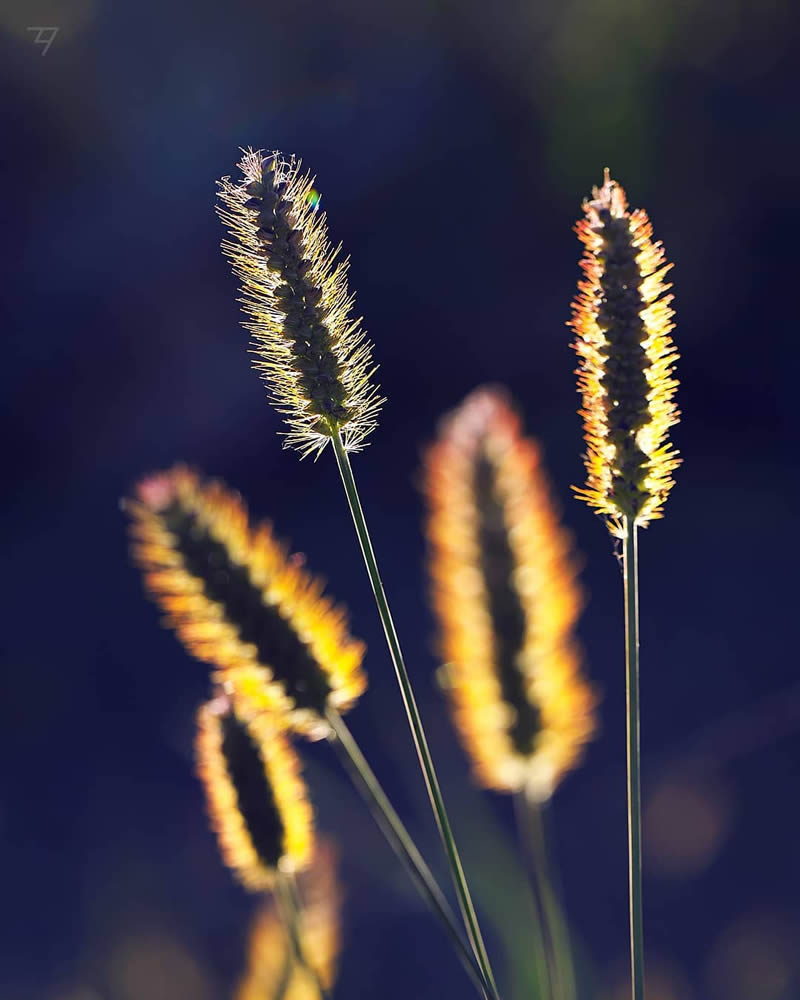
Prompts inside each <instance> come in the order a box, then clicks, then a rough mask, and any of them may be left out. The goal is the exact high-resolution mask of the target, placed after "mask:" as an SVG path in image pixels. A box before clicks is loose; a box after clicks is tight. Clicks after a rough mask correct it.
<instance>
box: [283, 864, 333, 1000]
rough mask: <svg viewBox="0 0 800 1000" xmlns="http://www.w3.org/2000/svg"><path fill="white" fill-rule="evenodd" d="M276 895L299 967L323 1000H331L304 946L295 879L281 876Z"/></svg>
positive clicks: (300, 905) (284, 875) (287, 875)
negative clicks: (310, 978) (305, 972)
mask: <svg viewBox="0 0 800 1000" xmlns="http://www.w3.org/2000/svg"><path fill="white" fill-rule="evenodd" d="M274 893H275V904H276V906H277V907H278V910H279V912H280V914H281V919H282V920H283V922H284V924H285V925H286V930H287V933H288V934H289V941H290V943H291V950H292V952H293V954H294V957H295V959H296V960H297V963H298V965H301V966H302V967H303V968H304V969H306V971H307V972H308V973H309V975H310V976H311V977H312V979H313V980H314V985H315V986H316V987H317V989H318V990H319V995H320V997H321V998H322V1000H330V993H329V992H328V990H326V989H325V986H324V985H323V983H322V980H321V979H320V977H319V974H318V972H317V970H316V968H315V967H314V964H313V963H312V961H311V959H310V958H308V956H307V955H306V952H305V948H304V946H303V938H302V928H301V926H300V924H301V920H302V917H301V911H302V904H301V902H300V898H299V896H298V893H297V884H296V883H295V881H294V877H293V876H292V875H290V874H281V875H280V876H279V877H278V878H277V879H276V880H275V888H274ZM289 978H291V976H290V977H289ZM287 985H288V984H287Z"/></svg>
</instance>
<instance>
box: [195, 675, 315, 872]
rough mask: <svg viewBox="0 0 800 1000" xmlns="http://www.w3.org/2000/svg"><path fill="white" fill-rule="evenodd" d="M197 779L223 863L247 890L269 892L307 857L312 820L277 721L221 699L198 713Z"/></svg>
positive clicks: (295, 763) (296, 766)
mask: <svg viewBox="0 0 800 1000" xmlns="http://www.w3.org/2000/svg"><path fill="white" fill-rule="evenodd" d="M195 749H196V755H197V773H198V775H199V776H200V779H201V781H202V782H203V787H204V789H205V793H206V802H207V805H208V812H209V816H210V818H211V824H212V827H213V829H214V831H215V832H216V834H217V838H218V840H219V846H220V850H221V852H222V856H223V859H224V861H225V863H226V864H227V865H228V866H229V867H230V868H231V869H233V871H234V873H235V875H236V877H237V878H238V880H239V881H240V882H241V883H242V884H243V885H244V886H245V887H246V888H248V889H251V890H253V891H259V890H263V889H269V888H271V887H272V885H273V884H274V881H275V878H276V877H277V875H278V874H279V873H281V872H283V873H289V872H296V871H301V870H302V869H303V868H305V867H306V866H307V865H308V863H309V861H310V858H311V852H312V848H313V818H312V812H311V806H310V804H309V801H308V796H307V793H306V788H305V784H304V783H303V781H302V778H301V777H300V761H299V758H298V757H297V754H296V752H295V751H294V750H293V749H292V747H291V745H290V743H289V741H288V739H287V737H286V735H285V732H284V731H282V726H281V723H280V721H279V720H277V719H275V718H273V717H271V716H269V715H268V714H267V713H265V712H262V713H261V714H260V715H258V716H256V717H253V718H249V719H245V718H243V717H242V716H240V715H239V714H238V713H237V711H236V710H235V708H234V707H233V704H232V703H231V701H230V699H229V698H228V697H227V696H226V695H223V694H221V695H219V696H218V697H217V698H215V699H214V700H212V701H210V702H208V703H207V704H205V705H203V706H202V708H201V709H200V711H199V712H198V715H197V740H196V744H195Z"/></svg>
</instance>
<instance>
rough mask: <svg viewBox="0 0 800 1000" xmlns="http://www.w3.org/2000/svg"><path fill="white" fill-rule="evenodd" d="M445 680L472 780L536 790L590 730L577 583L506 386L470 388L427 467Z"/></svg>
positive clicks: (551, 780)
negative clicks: (577, 631)
mask: <svg viewBox="0 0 800 1000" xmlns="http://www.w3.org/2000/svg"><path fill="white" fill-rule="evenodd" d="M425 469H426V479H425V483H426V494H427V499H428V506H429V515H428V538H429V542H430V571H431V577H432V582H433V595H434V604H435V609H436V612H437V616H438V619H439V625H440V636H441V640H440V642H441V653H442V656H443V657H444V660H445V661H446V668H445V677H444V686H445V689H446V691H447V694H448V696H449V698H450V701H451V703H452V708H453V714H454V718H455V722H456V726H457V729H458V731H459V733H460V735H461V738H462V741H463V743H464V746H465V748H466V750H467V752H468V753H469V755H470V757H471V759H472V762H473V769H474V771H475V774H476V777H477V778H478V780H479V781H480V782H481V784H483V785H485V786H487V787H490V788H495V789H498V790H502V791H516V790H519V789H521V788H526V789H527V790H528V791H529V792H530V794H532V795H533V796H535V797H537V798H539V799H545V798H547V797H549V796H550V795H551V794H552V792H553V791H554V789H555V787H556V785H557V784H558V782H559V781H560V779H561V778H562V777H563V776H564V774H566V772H567V771H569V770H570V769H571V768H573V767H574V766H575V765H576V764H577V762H578V761H579V759H580V756H581V753H582V750H583V745H584V744H585V743H586V741H587V740H588V739H589V738H590V737H591V735H592V733H593V730H594V715H593V709H594V700H595V699H594V696H593V694H592V691H591V688H590V687H589V685H588V684H587V683H586V681H585V680H583V678H582V677H581V675H580V670H579V656H578V652H577V650H576V647H575V644H574V641H573V636H572V629H573V626H574V623H575V620H576V618H577V615H578V612H579V610H580V604H581V600H580V593H579V591H578V587H577V585H576V582H575V568H574V565H573V560H572V556H571V552H570V542H569V537H568V535H567V534H566V532H565V531H564V529H563V528H562V527H561V526H560V524H559V522H558V518H557V516H556V513H555V510H554V507H553V503H552V500H551V498H550V492H549V487H548V485H547V481H546V478H545V473H544V470H543V468H542V460H541V456H540V454H539V450H538V448H537V446H536V445H535V444H534V443H533V441H530V440H526V439H525V438H523V437H522V434H521V429H520V422H519V419H518V417H517V416H516V414H515V413H514V411H513V410H512V409H511V408H510V406H509V404H508V403H507V401H506V398H505V396H504V395H503V394H502V393H501V392H499V391H497V390H495V389H478V390H476V391H475V392H473V393H472V394H471V395H470V396H468V397H467V399H466V400H465V401H464V402H463V403H462V405H461V406H460V407H459V408H458V409H457V410H456V411H455V412H454V413H452V414H451V415H450V416H449V417H448V418H447V419H446V420H445V421H444V422H443V424H442V428H441V432H440V435H439V439H438V441H437V442H436V443H435V444H434V445H433V447H432V448H431V449H430V450H429V452H428V454H427V458H426V463H425Z"/></svg>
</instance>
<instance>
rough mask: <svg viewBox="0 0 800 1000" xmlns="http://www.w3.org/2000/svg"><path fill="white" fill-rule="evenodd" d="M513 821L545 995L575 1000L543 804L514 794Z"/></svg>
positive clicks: (572, 965)
mask: <svg viewBox="0 0 800 1000" xmlns="http://www.w3.org/2000/svg"><path fill="white" fill-rule="evenodd" d="M515 804H516V806H517V810H516V811H517V822H518V825H519V827H520V832H521V833H524V835H525V839H526V848H527V851H526V854H527V858H528V865H529V869H530V875H531V890H532V892H533V895H534V899H535V902H536V907H537V910H538V912H539V913H540V915H541V921H542V922H541V927H540V929H539V932H538V933H537V934H536V938H537V939H539V942H540V943H538V944H536V947H537V948H541V949H542V950H543V952H544V955H545V959H546V969H547V972H548V974H549V976H548V978H549V983H548V986H549V996H551V997H553V998H555V1000H575V997H576V989H577V988H576V984H575V963H574V959H573V955H572V947H571V945H570V940H569V928H568V927H567V922H566V919H565V916H564V911H563V907H562V905H561V902H560V898H559V897H560V893H559V891H558V889H557V887H556V880H555V878H554V875H553V865H552V863H551V859H550V850H549V848H548V837H547V829H546V826H547V825H546V823H545V819H546V817H545V809H546V808H547V803H543V802H538V801H537V800H536V799H535V798H534V797H533V796H532V795H531V794H530V792H529V791H528V790H527V789H523V790H521V791H519V792H517V793H516V795H515Z"/></svg>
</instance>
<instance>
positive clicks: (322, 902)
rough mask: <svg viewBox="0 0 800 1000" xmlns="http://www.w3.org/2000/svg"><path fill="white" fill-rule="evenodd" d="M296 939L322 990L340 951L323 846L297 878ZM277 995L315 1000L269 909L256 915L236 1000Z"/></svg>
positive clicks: (328, 856)
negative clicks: (299, 900)
mask: <svg viewBox="0 0 800 1000" xmlns="http://www.w3.org/2000/svg"><path fill="white" fill-rule="evenodd" d="M299 888H300V892H301V896H302V898H303V905H302V909H301V912H300V935H301V943H302V946H303V953H304V954H305V955H306V956H307V957H308V960H309V961H310V962H311V963H312V965H313V967H314V974H315V975H316V976H317V977H318V978H319V982H320V983H321V984H322V986H323V987H324V988H325V989H331V988H332V986H333V983H334V980H335V978H336V965H337V960H338V956H339V947H340V927H339V907H340V902H339V888H338V884H337V881H336V873H335V864H334V859H333V852H332V850H331V848H330V847H329V846H328V845H327V844H326V843H325V842H323V843H322V844H320V845H319V846H318V848H317V850H316V851H315V854H314V859H313V861H312V864H311V867H310V868H309V869H308V870H307V871H306V872H305V873H304V874H303V875H302V876H301V879H300V886H299ZM281 988H285V990H286V992H285V993H284V994H282V996H283V997H284V998H289V1000H306V998H308V1000H320V997H319V989H318V987H317V984H316V983H315V981H314V976H313V975H311V973H309V971H308V970H305V969H302V968H301V967H300V966H298V964H297V962H296V960H295V958H294V955H293V952H292V946H291V943H290V940H289V935H288V933H287V931H286V928H285V927H284V925H283V924H282V923H281V920H280V917H279V914H278V912H277V910H276V909H275V906H274V905H272V904H269V903H268V904H265V905H264V906H263V907H262V908H261V909H260V910H259V912H258V913H257V915H256V918H255V920H254V922H253V927H252V930H251V933H250V947H249V959H248V967H247V971H246V973H245V976H244V977H243V979H242V981H241V983H240V985H239V987H238V990H237V992H236V1000H265V998H269V997H275V996H278V995H280V992H279V991H280V989H281Z"/></svg>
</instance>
